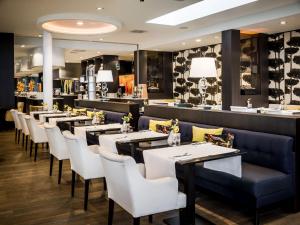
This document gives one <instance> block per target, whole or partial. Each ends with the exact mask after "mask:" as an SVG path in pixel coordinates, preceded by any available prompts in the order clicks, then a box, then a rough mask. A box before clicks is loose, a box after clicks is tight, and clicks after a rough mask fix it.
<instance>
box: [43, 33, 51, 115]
mask: <svg viewBox="0 0 300 225" xmlns="http://www.w3.org/2000/svg"><path fill="white" fill-rule="evenodd" d="M52 64H53V63H52V35H51V33H49V32H47V31H44V33H43V91H44V99H43V100H44V104H47V105H48V109H49V110H51V109H52V106H53V74H52Z"/></svg>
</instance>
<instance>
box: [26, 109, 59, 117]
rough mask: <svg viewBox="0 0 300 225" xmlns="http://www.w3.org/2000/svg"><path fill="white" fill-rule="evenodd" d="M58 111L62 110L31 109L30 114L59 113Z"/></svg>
mask: <svg viewBox="0 0 300 225" xmlns="http://www.w3.org/2000/svg"><path fill="white" fill-rule="evenodd" d="M57 112H61V111H53V110H49V111H47V110H43V111H31V112H30V116H34V115H35V114H45V113H49V114H50V113H57Z"/></svg>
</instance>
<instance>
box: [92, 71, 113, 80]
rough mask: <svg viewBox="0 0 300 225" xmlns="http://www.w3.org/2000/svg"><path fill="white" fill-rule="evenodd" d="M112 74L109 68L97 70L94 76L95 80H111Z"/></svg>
mask: <svg viewBox="0 0 300 225" xmlns="http://www.w3.org/2000/svg"><path fill="white" fill-rule="evenodd" d="M113 81H114V80H113V76H112V71H111V70H99V71H98V74H97V78H96V82H97V83H100V82H113Z"/></svg>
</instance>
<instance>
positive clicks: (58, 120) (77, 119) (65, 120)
mask: <svg viewBox="0 0 300 225" xmlns="http://www.w3.org/2000/svg"><path fill="white" fill-rule="evenodd" d="M86 119H90V118H89V117H87V116H75V117H60V118H49V124H51V125H56V123H57V122H62V121H64V122H72V121H80V120H86ZM91 123H92V121H86V124H91Z"/></svg>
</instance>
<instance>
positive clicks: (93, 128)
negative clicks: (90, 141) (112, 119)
mask: <svg viewBox="0 0 300 225" xmlns="http://www.w3.org/2000/svg"><path fill="white" fill-rule="evenodd" d="M121 127H122V124H120V123H111V124H102V125H91V126H84V127H75V128H74V134H75V135H77V136H80V137H82V138H83V139H86V131H97V130H109V129H121Z"/></svg>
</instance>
